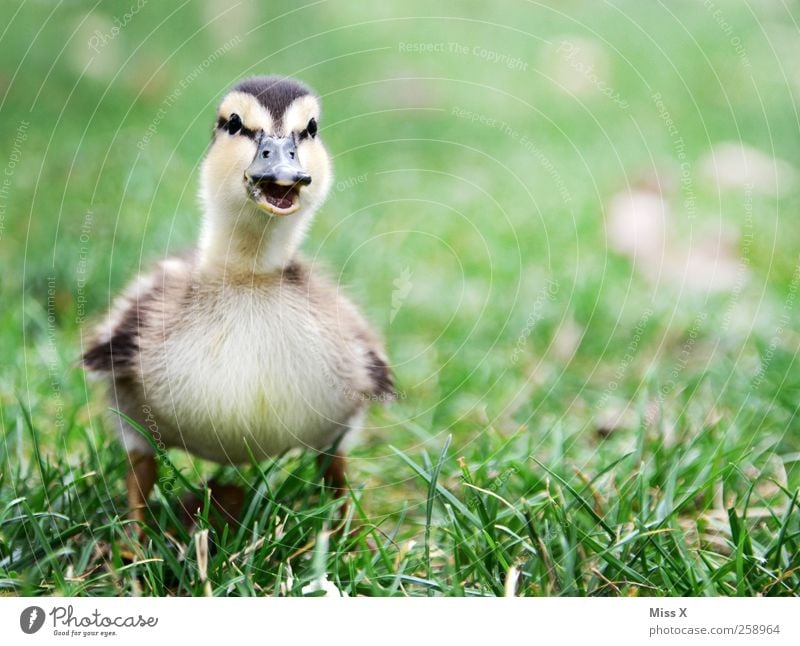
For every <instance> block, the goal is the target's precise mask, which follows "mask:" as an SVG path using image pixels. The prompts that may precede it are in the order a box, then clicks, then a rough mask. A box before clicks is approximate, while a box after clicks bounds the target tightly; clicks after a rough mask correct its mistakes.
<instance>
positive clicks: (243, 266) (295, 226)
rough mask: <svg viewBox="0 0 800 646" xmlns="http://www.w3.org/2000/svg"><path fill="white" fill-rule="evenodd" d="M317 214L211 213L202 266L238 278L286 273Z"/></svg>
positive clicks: (202, 239)
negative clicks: (284, 271)
mask: <svg viewBox="0 0 800 646" xmlns="http://www.w3.org/2000/svg"><path fill="white" fill-rule="evenodd" d="M312 216H313V212H311V211H299V212H297V213H294V214H293V215H289V216H284V217H272V216H269V215H267V214H265V213H262V212H261V211H259V210H257V209H256V208H255V207H250V206H249V205H248V207H246V210H243V211H241V212H239V213H238V214H237V213H232V214H229V213H226V214H222V213H219V212H216V211H215V210H214V209H207V210H206V213H205V217H204V220H203V229H202V232H201V234H200V244H199V247H200V256H199V260H200V266H201V268H203V269H204V270H207V271H213V272H223V273H226V274H227V273H236V274H267V273H273V272H277V271H281V270H283V269H284V268H285V267H286V266H287V265H288V264H289V263H290V262H291V260H292V258H293V257H294V255H295V254H296V252H297V249H298V247H299V246H300V243H301V242H302V241H303V238H304V237H305V234H306V231H307V230H308V226H309V224H310V222H311V218H312Z"/></svg>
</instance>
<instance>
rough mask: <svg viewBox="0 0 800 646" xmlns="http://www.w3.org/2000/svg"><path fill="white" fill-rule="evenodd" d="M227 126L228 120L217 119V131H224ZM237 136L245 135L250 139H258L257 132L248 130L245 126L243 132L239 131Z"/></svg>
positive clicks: (223, 118)
mask: <svg viewBox="0 0 800 646" xmlns="http://www.w3.org/2000/svg"><path fill="white" fill-rule="evenodd" d="M227 126H228V120H227V119H226V118H225V117H220V118H219V119H217V129H218V130H224V129H225V128H226V127H227ZM236 134H237V135H244V136H245V137H247V138H248V139H253V140H255V138H256V131H255V130H250V128H247V127H245V126H244V125H242V128H241V130H239V132H237V133H236Z"/></svg>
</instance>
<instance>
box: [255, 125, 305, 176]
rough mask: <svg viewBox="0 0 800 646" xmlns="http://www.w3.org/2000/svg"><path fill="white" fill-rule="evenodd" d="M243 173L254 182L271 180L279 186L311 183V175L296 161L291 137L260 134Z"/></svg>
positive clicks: (295, 148)
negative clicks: (251, 158)
mask: <svg viewBox="0 0 800 646" xmlns="http://www.w3.org/2000/svg"><path fill="white" fill-rule="evenodd" d="M244 174H245V177H246V178H247V179H248V180H249V181H251V182H254V183H257V182H271V183H273V184H279V185H281V186H294V185H295V184H305V185H308V184H310V183H311V175H309V174H308V173H306V172H305V171H304V170H303V167H302V166H300V163H299V162H298V161H297V144H296V143H295V140H294V138H293V137H268V136H267V135H262V137H261V139H260V141H259V142H258V152H257V153H256V156H255V158H254V159H253V162H252V163H251V164H250V166H249V167H248V169H247V170H246V171H245V173H244Z"/></svg>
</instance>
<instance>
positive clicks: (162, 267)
mask: <svg viewBox="0 0 800 646" xmlns="http://www.w3.org/2000/svg"><path fill="white" fill-rule="evenodd" d="M191 267H192V259H191V257H190V256H184V257H170V258H166V259H165V260H163V261H161V262H159V263H158V264H157V265H156V266H155V267H154V268H153V269H151V270H150V271H149V272H145V273H143V274H140V275H139V276H138V277H137V278H136V279H135V280H134V281H133V282H132V283H131V284H130V285H128V287H127V288H126V289H125V290H124V291H123V292H122V293H121V294H120V295H119V296H118V297H117V298H116V299H115V300H114V302H113V304H112V306H111V310H110V311H109V313H108V315H107V317H106V321H105V322H104V323H103V324H101V325H99V326H98V327H97V328H96V330H95V333H94V337H93V340H92V341H91V342H90V344H89V348H88V350H86V352H85V353H84V354H83V365H84V366H86V368H88V369H89V370H92V371H95V372H101V373H107V372H110V373H112V374H113V375H114V376H115V377H124V376H126V375H132V374H134V371H135V368H136V365H137V360H138V355H139V348H140V341H141V338H142V336H143V335H145V334H147V330H148V329H150V330H152V329H159V327H162V328H163V323H164V321H165V320H166V318H168V317H169V315H170V313H171V312H173V311H175V310H177V309H179V308H180V302H181V300H182V299H181V298H180V295H181V294H182V293H185V291H186V290H187V289H188V287H189V285H190V276H191Z"/></svg>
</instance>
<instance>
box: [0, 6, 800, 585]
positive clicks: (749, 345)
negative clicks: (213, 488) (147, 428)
mask: <svg viewBox="0 0 800 646" xmlns="http://www.w3.org/2000/svg"><path fill="white" fill-rule="evenodd" d="M550 4H552V6H550ZM265 5H266V3H258V4H256V3H243V4H241V5H230V4H229V3H224V2H221V1H220V2H216V1H212V0H205V1H202V2H185V3H182V4H175V5H172V4H171V3H156V2H147V3H137V2H135V1H133V0H120V1H115V2H108V3H103V4H102V5H98V6H95V3H92V2H84V1H79V2H67V3H58V4H56V3H53V4H52V5H51V3H44V2H27V3H23V2H17V1H16V0H14V1H13V2H12V3H11V6H9V7H7V8H6V10H5V11H4V15H5V17H6V19H7V20H6V21H5V22H4V24H3V25H2V26H0V53H2V59H3V66H2V69H0V114H2V124H3V132H4V137H3V140H2V143H1V144H0V150H1V151H2V154H0V165H3V167H4V168H3V170H2V171H0V276H1V277H2V278H0V302H2V303H3V305H4V306H3V307H2V308H0V357H2V363H0V371H1V372H0V431H1V432H2V436H1V437H0V594H6V595H18V594H22V595H48V594H63V595H131V594H142V595H202V594H211V595H256V594H257V595H303V594H322V593H323V592H322V591H323V590H328V592H329V593H331V594H335V593H336V590H339V591H341V592H342V593H345V594H348V595H350V596H355V595H370V596H388V595H395V596H399V595H410V596H425V595H467V596H484V595H503V594H505V593H509V594H516V595H526V596H534V595H621V596H635V595H656V596H660V595H664V596H669V595H741V596H753V595H770V596H774V595H797V594H798V593H800V500H798V490H799V489H800V421H799V420H798V406H799V405H800V367H798V363H797V353H798V349H800V329H798V328H799V327H800V326H799V325H798V322H799V321H800V316H798V309H800V295H798V289H799V288H800V264H798V260H800V259H799V258H798V249H800V227H798V226H797V222H796V220H797V215H798V207H800V170H798V169H800V146H798V143H800V141H799V140H800V136H799V135H800V128H799V126H800V119H799V118H798V112H797V108H796V103H797V100H798V98H799V97H800V75H798V71H797V65H796V61H797V60H798V59H800V38H798V24H797V20H798V18H800V16H799V15H798V11H797V7H796V6H795V7H793V8H792V9H791V10H788V9H787V8H786V7H785V6H784V5H783V4H782V3H779V2H763V3H752V4H751V5H750V6H748V5H746V4H745V3H742V2H733V1H730V2H729V1H723V0H715V2H713V3H697V2H683V1H681V2H675V3H668V4H666V5H661V4H655V3H641V2H634V1H632V0H631V1H627V2H625V1H623V2H615V3H589V2H571V3H556V2H553V3H548V4H539V3H530V2H523V1H522V0H504V1H503V2H498V3H493V4H491V5H487V4H486V3H477V2H474V3H473V2H470V3H461V2H444V3H430V2H423V1H421V0H419V1H417V0H413V1H411V2H403V3H400V2H395V3H392V5H391V6H382V5H375V6H372V5H369V6H367V5H364V4H363V3H358V2H355V1H352V2H335V1H329V2H325V1H323V2H317V3H310V4H309V5H308V6H300V5H296V4H295V3H289V2H281V3H269V8H267V7H266V6H265ZM790 11H791V13H790ZM115 20H116V21H117V22H115ZM264 73H281V74H287V75H291V76H296V77H299V78H301V79H303V80H305V81H306V82H308V83H309V84H310V85H311V86H312V87H314V88H315V89H316V90H317V91H318V92H319V94H320V96H321V97H322V101H323V106H324V114H323V118H322V121H321V123H320V128H321V129H320V132H321V136H322V137H323V139H324V141H325V142H326V145H327V147H328V149H329V151H330V152H331V154H332V155H333V157H334V164H335V170H336V182H335V184H334V188H333V190H332V192H331V195H330V197H329V199H328V201H327V203H326V205H325V206H324V207H323V208H322V210H321V212H320V213H319V214H318V215H317V219H316V221H315V224H314V227H313V230H312V232H311V235H310V237H309V240H308V241H307V242H306V244H305V247H304V249H305V253H306V254H307V255H309V256H311V257H313V258H315V259H317V260H318V261H319V262H322V263H323V264H324V265H325V266H327V267H328V268H329V270H330V272H331V273H332V275H333V276H334V277H335V278H336V280H337V281H339V282H341V283H342V284H344V285H346V286H347V289H348V291H349V293H350V294H352V296H353V298H354V299H355V300H356V301H357V302H358V303H359V304H360V305H361V306H362V307H363V308H364V309H365V311H366V312H367V313H368V315H369V317H370V319H371V320H372V321H373V322H374V324H375V325H376V326H377V327H378V329H380V330H381V331H382V333H383V334H384V336H385V338H386V341H387V345H388V348H389V353H390V356H391V359H392V363H393V367H394V370H395V372H396V376H397V382H398V390H399V393H400V397H399V399H398V401H397V402H396V403H394V404H392V405H390V406H388V407H385V408H380V407H376V408H374V409H373V410H372V412H371V415H370V417H369V420H368V424H367V428H366V429H365V430H364V432H363V435H362V437H361V439H360V441H359V442H357V443H356V445H355V447H354V448H353V450H352V453H351V461H350V467H349V478H350V482H351V485H352V494H351V495H350V498H349V504H348V505H347V507H346V508H345V507H343V501H342V500H336V499H333V498H331V497H330V496H329V495H328V494H327V493H326V492H324V491H322V490H320V487H319V485H318V482H317V480H318V478H317V467H316V464H315V460H314V456H312V455H303V454H300V453H297V454H294V453H292V454H289V455H286V456H283V457H281V458H280V459H277V460H275V461H274V462H270V463H264V464H254V465H251V466H248V467H246V468H244V469H234V468H232V467H225V468H219V467H216V466H214V465H212V464H210V463H205V462H202V461H199V460H193V459H191V458H190V457H188V456H186V455H185V454H182V453H180V452H170V453H169V454H167V455H166V456H165V457H164V459H163V460H162V463H161V465H160V468H161V470H162V474H163V473H166V474H175V473H177V474H178V475H177V477H174V478H173V480H174V481H173V482H172V484H173V485H174V486H173V487H157V488H156V491H155V493H154V495H153V505H152V514H153V516H154V518H153V519H152V522H151V526H150V529H148V530H147V532H146V536H145V537H144V539H143V540H142V542H141V544H140V545H131V539H129V538H127V536H126V534H125V523H126V522H127V521H126V520H125V513H126V503H125V468H126V458H125V454H124V452H123V450H122V448H121V447H120V446H119V445H118V443H117V441H116V439H115V438H114V437H113V435H112V433H111V430H110V425H109V423H108V419H109V418H108V415H109V412H108V411H107V403H106V400H105V398H104V396H103V392H102V388H101V387H100V386H99V384H96V383H94V382H93V381H91V380H89V379H88V378H87V375H86V374H84V372H83V370H82V369H81V367H80V366H79V365H78V363H77V359H78V357H79V356H80V354H81V349H82V344H83V343H84V342H85V339H86V338H87V334H88V331H89V329H90V326H91V325H92V324H93V323H94V322H95V321H97V319H98V317H99V316H100V315H101V314H102V313H103V311H104V310H105V308H107V306H108V304H109V299H110V298H111V297H112V296H113V295H114V294H115V293H117V291H118V290H119V289H120V288H121V287H122V286H123V285H124V284H125V283H126V282H127V281H128V280H129V279H130V278H131V277H132V276H133V275H134V274H135V272H136V271H137V270H138V269H139V268H140V267H144V266H146V265H148V264H149V263H150V262H151V261H153V260H156V259H158V258H161V257H163V256H164V255H166V254H170V253H175V252H177V251H180V250H181V249H184V248H186V247H187V246H190V245H192V244H193V242H194V240H195V238H196V235H197V232H198V224H199V208H198V206H197V200H196V190H197V181H198V172H197V171H198V165H199V162H200V160H201V158H202V155H203V153H204V150H205V147H206V145H207V143H208V138H209V135H210V132H211V127H212V123H213V119H214V110H215V107H216V103H217V102H218V100H219V98H220V96H221V95H222V94H223V93H224V92H225V90H226V89H227V88H228V87H230V85H232V84H233V83H234V82H235V81H236V80H238V79H239V78H241V77H244V76H247V75H250V74H264ZM213 476H216V477H219V478H221V479H223V480H225V481H229V482H231V483H239V484H244V485H246V488H247V496H246V502H245V511H244V513H243V516H242V518H241V519H240V522H239V524H238V525H237V524H234V525H228V526H221V525H220V523H218V522H215V519H214V518H213V514H212V513H211V511H210V509H209V507H208V505H206V508H205V510H204V511H203V512H202V513H201V514H200V516H199V517H198V519H197V527H196V529H194V530H193V531H192V532H191V533H190V532H189V531H187V529H186V528H185V526H184V524H183V523H182V522H181V520H180V519H179V518H178V514H177V511H176V510H177V508H178V505H177V501H178V499H179V498H180V497H181V496H183V495H185V494H186V493H187V492H188V491H190V490H193V489H194V490H197V492H198V493H199V494H200V495H201V496H202V495H203V494H204V491H205V490H204V489H203V485H202V483H203V482H204V481H206V480H207V479H209V478H211V477H213ZM131 550H133V551H138V552H139V557H138V558H137V559H136V560H134V561H131V560H130V559H129V558H126V557H125V553H126V552H127V551H131ZM334 588H335V589H334Z"/></svg>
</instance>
